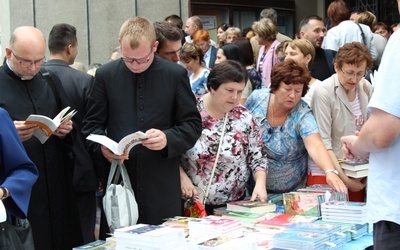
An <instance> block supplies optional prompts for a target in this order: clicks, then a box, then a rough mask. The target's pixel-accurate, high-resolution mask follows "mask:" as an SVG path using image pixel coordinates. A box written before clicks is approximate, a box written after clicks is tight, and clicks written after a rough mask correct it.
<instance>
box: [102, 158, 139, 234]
mask: <svg viewBox="0 0 400 250" xmlns="http://www.w3.org/2000/svg"><path fill="white" fill-rule="evenodd" d="M120 176H122V181H121V182H119V180H120ZM103 207H104V213H105V215H106V219H107V223H108V226H109V228H110V232H111V233H113V232H114V230H115V229H118V228H121V227H127V226H132V225H135V224H136V223H137V220H138V217H139V212H138V207H137V203H136V199H135V194H134V193H133V189H132V186H131V182H130V180H129V176H128V172H127V171H126V168H125V165H124V164H123V163H122V164H119V161H118V160H114V161H113V162H112V164H111V168H110V174H109V176H108V181H107V188H106V192H105V195H104V197H103Z"/></svg>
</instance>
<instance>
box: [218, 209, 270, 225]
mask: <svg viewBox="0 0 400 250" xmlns="http://www.w3.org/2000/svg"><path fill="white" fill-rule="evenodd" d="M266 214H267V213H248V212H235V211H229V210H227V212H226V213H224V214H222V218H230V219H236V220H240V221H241V222H242V223H251V224H254V223H256V222H259V221H263V220H265V218H266V217H265V216H266Z"/></svg>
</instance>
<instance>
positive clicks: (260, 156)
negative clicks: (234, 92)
mask: <svg viewBox="0 0 400 250" xmlns="http://www.w3.org/2000/svg"><path fill="white" fill-rule="evenodd" d="M249 116H250V114H249ZM249 118H250V120H249V123H250V129H249V130H247V129H246V130H247V131H249V132H248V133H249V134H248V136H247V137H248V153H247V165H248V167H249V168H250V169H251V172H252V173H253V178H254V182H255V186H254V189H253V193H252V194H251V200H255V199H256V198H258V199H259V200H260V201H264V202H265V201H266V200H267V170H268V159H267V152H266V149H265V147H264V143H263V140H262V136H261V128H260V127H259V126H258V124H257V122H256V121H255V119H254V118H253V117H252V116H250V117H249Z"/></svg>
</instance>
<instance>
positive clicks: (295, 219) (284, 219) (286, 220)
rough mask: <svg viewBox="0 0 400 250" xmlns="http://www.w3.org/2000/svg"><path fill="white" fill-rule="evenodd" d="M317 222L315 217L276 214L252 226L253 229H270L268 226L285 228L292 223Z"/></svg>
mask: <svg viewBox="0 0 400 250" xmlns="http://www.w3.org/2000/svg"><path fill="white" fill-rule="evenodd" d="M316 220H318V217H315V216H304V215H295V214H285V213H283V214H277V215H276V216H274V217H271V218H267V219H265V220H263V221H260V222H257V223H256V224H254V226H255V227H270V226H279V227H286V226H289V225H292V224H294V223H299V222H313V221H316Z"/></svg>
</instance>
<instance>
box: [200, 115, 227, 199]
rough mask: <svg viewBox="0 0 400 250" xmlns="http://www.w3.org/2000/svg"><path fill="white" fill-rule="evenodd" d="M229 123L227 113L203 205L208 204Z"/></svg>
mask: <svg viewBox="0 0 400 250" xmlns="http://www.w3.org/2000/svg"><path fill="white" fill-rule="evenodd" d="M227 121H228V112H226V114H225V119H224V125H223V126H222V132H221V138H220V139H219V145H218V150H217V155H216V156H215V161H214V166H213V168H212V171H211V176H210V180H209V181H208V185H207V189H206V193H205V194H204V198H203V204H206V200H207V197H208V193H209V192H210V188H211V183H212V179H213V178H214V174H215V169H216V168H217V163H218V158H219V154H220V152H221V147H222V141H223V137H224V134H225V127H226V122H227Z"/></svg>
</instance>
